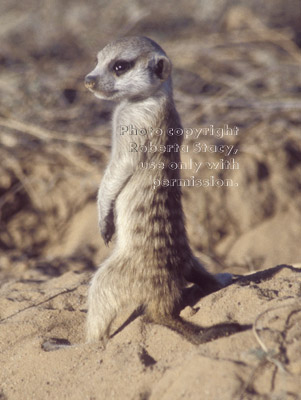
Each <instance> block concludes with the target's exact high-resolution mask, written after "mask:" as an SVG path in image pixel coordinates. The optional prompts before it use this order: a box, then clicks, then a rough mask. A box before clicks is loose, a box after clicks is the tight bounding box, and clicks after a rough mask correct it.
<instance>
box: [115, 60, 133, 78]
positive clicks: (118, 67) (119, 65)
mask: <svg viewBox="0 0 301 400" xmlns="http://www.w3.org/2000/svg"><path fill="white" fill-rule="evenodd" d="M133 66H134V62H133V61H125V60H118V61H116V62H115V63H114V65H113V71H114V72H115V74H116V75H117V76H120V75H122V74H124V73H125V72H127V71H128V70H130V69H131V68H133Z"/></svg>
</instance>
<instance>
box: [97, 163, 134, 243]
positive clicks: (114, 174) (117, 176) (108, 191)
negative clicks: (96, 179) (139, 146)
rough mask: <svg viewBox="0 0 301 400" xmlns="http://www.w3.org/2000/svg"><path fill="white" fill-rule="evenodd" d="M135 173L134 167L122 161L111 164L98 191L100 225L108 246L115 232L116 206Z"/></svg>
mask: <svg viewBox="0 0 301 400" xmlns="http://www.w3.org/2000/svg"><path fill="white" fill-rule="evenodd" d="M132 173H133V166H132V165H131V164H130V163H125V162H123V161H122V160H116V161H115V162H110V164H109V166H108V167H107V169H106V171H105V174H104V177H103V179H102V181H101V184H100V187H99V190H98V196H97V198H98V201H97V204H98V223H99V228H100V233H101V236H102V238H103V240H104V242H105V243H106V244H108V243H109V242H110V240H111V238H112V236H113V234H114V232H115V223H114V204H115V201H116V199H117V197H118V194H119V193H120V192H121V190H122V189H123V187H124V186H125V185H126V183H127V181H128V180H129V178H130V177H131V175H132Z"/></svg>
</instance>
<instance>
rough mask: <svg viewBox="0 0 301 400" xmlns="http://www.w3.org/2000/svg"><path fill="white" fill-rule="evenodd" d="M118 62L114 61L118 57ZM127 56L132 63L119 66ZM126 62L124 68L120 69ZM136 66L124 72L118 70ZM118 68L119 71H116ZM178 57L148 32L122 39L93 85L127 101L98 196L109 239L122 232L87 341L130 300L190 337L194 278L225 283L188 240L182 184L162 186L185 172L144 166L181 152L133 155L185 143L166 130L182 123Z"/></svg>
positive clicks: (98, 289)
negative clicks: (175, 92) (174, 73)
mask: <svg viewBox="0 0 301 400" xmlns="http://www.w3.org/2000/svg"><path fill="white" fill-rule="evenodd" d="M112 60H113V61H112ZM118 60H121V61H122V60H123V61H124V60H125V61H129V62H131V64H120V63H119V64H118V63H117V64H116V61H118ZM120 65H121V67H120ZM124 65H125V66H126V67H125V68H127V66H128V65H131V68H130V69H129V70H128V71H126V72H124V73H122V74H121V75H120V76H117V75H116V74H115V69H118V68H119V67H120V68H123V67H124ZM112 66H113V70H112ZM170 71H171V62H170V60H169V59H168V57H167V56H166V54H165V53H164V51H163V50H162V49H161V48H160V47H159V46H158V45H157V44H156V43H155V42H153V41H151V40H150V39H148V38H144V37H129V38H123V39H119V40H117V41H115V42H113V43H111V44H109V45H108V46H106V47H105V48H104V49H103V50H102V51H101V52H100V53H99V54H98V64H97V66H96V68H95V69H94V70H93V71H92V72H91V73H90V74H89V75H87V77H86V86H87V87H88V88H89V89H90V90H91V91H92V92H93V93H94V94H95V95H96V96H97V97H100V98H104V99H114V100H117V101H119V105H118V106H117V107H116V110H115V112H114V116H113V129H112V156H111V160H110V163H109V165H108V167H107V169H106V172H105V174H104V177H103V180H102V182H101V185H100V189H99V194H98V207H99V224H100V229H101V233H102V236H103V238H104V240H105V242H109V241H110V240H111V237H112V235H113V233H114V232H116V243H115V248H114V251H113V253H112V255H111V256H110V257H109V258H108V259H107V260H106V261H105V262H104V263H103V264H102V265H101V266H100V268H99V269H98V271H97V272H96V274H95V275H94V277H93V279H92V282H91V286H90V289H89V295H88V319H87V339H88V341H94V340H99V339H101V340H102V341H103V342H106V340H107V339H108V338H109V335H110V327H111V323H112V322H113V320H114V318H115V317H116V314H117V313H118V312H119V310H120V309H121V308H122V307H123V306H124V305H132V307H133V308H136V307H138V306H143V307H144V310H145V314H146V317H147V319H148V320H150V321H153V322H156V323H160V324H162V325H167V326H169V327H170V328H172V329H174V330H176V331H178V332H180V333H182V334H184V335H185V336H186V337H187V338H188V339H189V340H190V341H192V342H197V339H196V340H195V339H193V337H194V336H193V335H194V332H193V330H191V327H187V326H186V325H185V323H184V322H183V321H182V320H180V319H179V318H178V317H177V316H176V315H175V310H176V307H177V305H178V304H179V302H180V300H181V294H182V290H183V288H184V287H185V286H186V285H187V281H191V282H195V283H197V284H198V285H200V286H201V287H203V288H206V290H208V291H214V290H217V289H219V288H220V287H221V284H220V283H219V282H218V281H217V279H215V278H214V277H213V276H212V275H210V274H209V273H208V272H207V271H206V270H205V269H204V268H203V267H202V266H201V264H200V263H199V262H198V260H197V259H196V258H195V257H194V255H193V253H192V251H191V249H190V247H189V243H188V240H187V236H186V231H185V225H184V214H183V210H182V205H181V188H180V187H178V186H173V187H162V186H159V187H156V188H154V185H153V182H154V180H155V179H159V180H160V181H162V179H168V180H170V179H174V178H175V179H179V177H180V176H179V172H178V170H176V171H173V170H171V169H169V168H167V167H166V168H164V169H159V168H156V169H144V168H141V166H140V163H141V162H142V161H143V162H155V163H159V162H164V163H165V165H167V163H168V162H170V161H175V162H179V161H180V153H179V152H174V151H171V152H168V153H167V152H165V153H164V152H154V153H151V152H146V153H141V152H130V151H129V148H130V143H131V142H135V143H137V144H147V143H149V142H151V143H152V144H154V145H167V144H175V143H177V144H181V142H182V137H181V136H169V135H167V134H166V132H167V130H168V129H170V128H180V127H181V123H180V119H179V116H178V113H177V111H176V109H175V106H174V102H173V96H172V82H171V76H170ZM122 126H127V127H129V126H133V127H135V128H137V129H140V128H145V129H148V128H150V127H151V128H153V129H154V130H155V129H156V128H161V129H162V131H163V134H162V135H153V136H150V135H145V136H143V135H130V134H129V133H124V134H123V135H122V134H120V133H121V129H122Z"/></svg>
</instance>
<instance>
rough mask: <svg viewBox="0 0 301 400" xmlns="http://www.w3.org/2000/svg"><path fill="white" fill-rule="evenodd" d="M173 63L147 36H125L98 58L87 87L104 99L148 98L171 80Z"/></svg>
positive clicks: (105, 48)
mask: <svg viewBox="0 0 301 400" xmlns="http://www.w3.org/2000/svg"><path fill="white" fill-rule="evenodd" d="M170 73H171V62H170V60H169V58H168V57H167V55H166V54H165V52H164V51H163V50H162V49H161V47H160V46H159V45H158V44H157V43H155V42H154V41H153V40H151V39H148V38H146V37H139V36H134V37H125V38H122V39H119V40H116V41H115V42H112V43H109V44H108V45H107V46H106V47H104V49H102V50H101V51H100V52H99V53H98V55H97V65H96V67H95V68H94V69H93V71H91V72H90V73H89V74H88V75H87V76H86V78H85V86H86V87H87V88H88V89H89V90H90V91H91V92H93V93H94V95H95V96H96V97H98V98H100V99H107V100H123V99H131V100H138V99H145V98H147V97H149V96H151V95H153V94H154V93H155V92H156V91H157V90H158V89H159V88H160V87H161V86H162V84H163V83H164V82H165V81H167V80H168V79H170Z"/></svg>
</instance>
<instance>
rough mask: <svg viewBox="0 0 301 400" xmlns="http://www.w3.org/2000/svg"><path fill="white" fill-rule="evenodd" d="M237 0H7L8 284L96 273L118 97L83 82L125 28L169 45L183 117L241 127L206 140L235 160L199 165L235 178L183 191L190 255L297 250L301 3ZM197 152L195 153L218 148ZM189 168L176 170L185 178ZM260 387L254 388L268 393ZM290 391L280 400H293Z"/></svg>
mask: <svg viewBox="0 0 301 400" xmlns="http://www.w3.org/2000/svg"><path fill="white" fill-rule="evenodd" d="M203 3H204V4H203ZM209 3H210V4H211V6H209ZM232 3H235V2H234V1H231V0H228V1H227V0H224V1H219V2H214V1H212V2H209V1H208V2H207V3H206V2H199V3H197V2H194V1H192V0H191V1H188V2H187V1H179V2H177V6H175V5H174V4H172V3H171V2H165V3H162V2H161V1H160V2H159V1H154V2H152V4H151V5H150V4H148V2H145V1H142V0H141V1H132V2H129V3H122V2H120V1H118V0H113V1H110V2H107V1H97V0H88V1H85V2H82V1H79V0H74V1H59V0H49V1H46V0H45V1H38V0H31V1H29V0H27V1H24V2H17V1H15V0H12V1H9V2H8V1H4V2H2V3H1V5H0V38H1V50H0V94H1V96H0V160H1V164H0V278H1V279H2V282H3V284H5V282H11V281H12V280H13V281H16V282H18V280H26V279H29V280H30V279H40V280H42V281H43V282H46V280H47V279H49V278H50V277H60V276H61V275H62V274H63V273H65V272H67V271H79V272H83V271H92V270H94V269H95V267H96V266H97V264H99V262H100V261H101V260H102V259H103V258H104V257H105V256H106V255H107V253H108V251H109V250H108V249H106V248H105V247H104V245H103V243H102V241H101V239H100V236H99V234H98V228H97V216H96V204H95V202H96V192H97V187H98V184H99V181H100V179H101V175H102V173H103V171H104V168H105V165H106V163H107V160H108V156H109V152H110V115H111V111H112V108H113V104H111V103H106V102H102V101H99V100H97V99H95V98H94V97H93V96H92V95H91V94H90V93H87V91H86V90H85V88H84V86H83V78H84V76H85V74H86V73H87V72H89V71H90V70H91V68H92V67H93V63H94V57H95V54H96V51H97V50H98V49H99V48H101V47H102V46H103V45H105V44H106V43H107V42H108V41H110V40H112V38H114V37H116V36H119V35H123V34H142V35H145V36H150V37H152V38H153V39H154V40H156V41H158V42H159V43H160V44H161V45H162V47H163V48H164V49H165V50H166V52H167V53H168V55H169V56H170V58H171V59H172V61H173V65H174V73H173V80H174V93H175V99H176V103H177V108H178V110H179V113H180V115H181V117H182V122H183V125H184V126H185V127H189V128H200V127H206V126H209V125H211V124H212V125H214V126H215V127H223V126H224V124H228V125H229V126H231V127H233V126H237V127H238V128H239V134H238V135H237V136H229V137H225V138H223V139H217V138H205V137H204V138H201V142H202V143H206V144H227V145H234V146H235V147H236V148H237V149H238V153H237V155H236V156H235V161H236V162H238V163H239V170H217V171H215V172H212V173H211V171H208V170H205V169H203V170H201V171H200V172H199V173H198V174H197V177H198V178H201V177H203V176H204V177H207V176H208V175H214V176H215V177H217V178H223V179H229V178H231V179H233V180H234V181H235V182H238V184H239V185H238V187H235V188H218V187H216V188H207V189H204V188H203V189H201V188H195V187H190V188H185V189H184V207H185V213H186V215H187V229H188V233H189V235H190V238H191V242H192V246H193V248H194V250H195V251H196V253H197V255H198V256H199V257H200V258H201V259H202V260H203V261H204V262H205V263H206V264H207V265H208V268H209V269H211V270H212V271H221V270H227V271H231V272H237V273H244V272H248V271H252V270H257V269H262V268H266V267H272V266H274V265H277V264H281V263H286V264H290V263H294V262H300V260H301V251H300V226H301V200H300V199H301V197H300V192H301V133H300V127H301V112H300V111H301V97H300V94H301V68H300V65H301V51H300V47H299V46H300V26H299V25H300V18H301V10H300V8H301V7H300V3H299V2H298V0H291V1H280V0H279V1H278V0H277V2H273V1H272V0H271V1H266V2H265V3H264V5H263V4H262V2H261V1H259V0H258V1H257V0H253V1H250V2H248V7H247V6H246V4H247V2H239V3H240V5H239V6H237V5H236V6H233V5H232ZM275 3H276V5H277V6H276V5H275ZM244 4H245V5H244ZM298 21H299V22H298ZM298 30H299V31H298ZM192 142H193V141H190V142H189V141H187V143H188V144H189V143H190V144H191V143H192ZM190 157H193V158H194V159H196V160H198V161H199V160H200V158H199V157H200V155H197V156H196V155H193V154H189V155H187V154H183V161H188V159H189V158H190ZM201 157H202V161H203V162H205V161H218V160H219V159H220V158H221V156H219V155H218V154H208V153H202V155H201ZM202 174H203V175H202ZM191 175H193V173H192V172H191V171H189V170H186V171H183V176H184V177H188V176H191ZM58 279H59V278H58ZM86 280H87V279H85V280H84V281H85V282H86ZM0 286H1V284H0ZM72 287H73V286H72ZM296 293H297V291H296ZM82 295H83V296H84V295H85V293H84V292H83V293H82ZM299 295H300V293H299ZM83 298H84V297H83ZM83 301H84V300H83ZM73 306H74V307H75V305H74V304H73ZM298 312H299V311H298ZM296 313H297V312H296ZM4 315H6V313H4ZM297 315H299V314H298V313H297ZM2 317H3V316H2ZM287 318H289V317H288V316H287ZM294 318H295V317H294ZM287 323H288V324H289V323H291V321H289V322H287ZM289 327H290V329H293V328H292V325H289ZM279 329H282V328H279ZM287 329H289V328H287ZM75 339H78V338H77V337H76V338H75ZM280 347H281V346H280ZM267 353H268V352H265V359H264V360H261V364H260V365H263V364H264V362H265V361H266V356H267ZM281 362H284V361H283V360H282V361H281ZM270 365H273V366H274V368H275V369H277V368H279V364H278V366H277V364H275V363H274V364H273V362H272V363H270ZM275 365H276V366H275ZM296 368H297V367H296ZM255 370H256V369H254V371H255ZM255 372H256V373H258V371H257V370H256V371H255ZM255 372H254V374H255ZM271 374H272V375H273V373H271ZM249 379H250V382H251V380H252V382H253V380H254V379H255V377H254V376H253V375H251V376H250V375H249ZM269 379H271V380H273V379H274V380H275V376H274V378H269ZM250 382H248V381H245V382H244V383H242V384H241V387H240V389H239V390H238V392H237V393H240V398H244V399H249V398H253V395H254V396H255V394H256V393H257V392H256V390H258V393H259V392H260V390H259V389H256V390H255V389H254V387H252V390H253V392H252V390H251V391H250V390H249V389H250ZM252 384H253V383H252ZM248 385H249V386H248ZM259 386H260V385H259ZM0 389H1V388H0ZM247 389H248V390H247ZM158 390H159V389H158ZM281 390H282V389H281ZM283 390H286V389H283ZM158 393H159V392H158ZM258 393H257V394H258ZM260 393H262V394H261V395H262V396H263V397H260V396H261V395H259V394H258V396H259V397H258V399H268V398H269V397H264V396H267V395H266V394H264V391H263V392H260ZM296 393H297V392H296ZM296 393H295V395H294V396H295V397H294V396H291V397H287V398H289V399H290V398H292V399H293V398H294V399H295V398H296V399H297V398H299V397H296V396H298V395H297V394H296ZM3 396H4V394H3ZM141 396H142V395H141ZM244 396H246V397H244ZM248 396H249V397H248ZM288 396H289V395H288ZM2 398H6V397H2V395H1V390H0V399H2ZM11 398H13V397H11ZM16 398H18V397H16ZM58 398H59V397H58ZM87 398H88V397H87ZM141 398H148V397H147V395H145V397H141ZM154 398H156V397H154ZM157 398H161V397H160V396H159V395H158V397H157ZM238 398H239V397H238ZM254 398H255V397H254ZM256 398H257V397H256ZM277 398H279V399H280V397H277ZM281 398H286V397H281Z"/></svg>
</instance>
